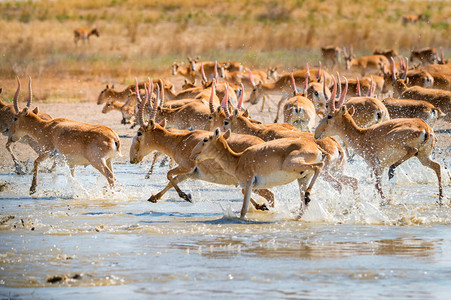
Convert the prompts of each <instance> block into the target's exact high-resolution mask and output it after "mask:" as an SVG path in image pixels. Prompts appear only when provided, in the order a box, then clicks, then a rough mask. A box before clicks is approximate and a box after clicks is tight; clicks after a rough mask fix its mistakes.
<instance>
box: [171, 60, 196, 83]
mask: <svg viewBox="0 0 451 300" xmlns="http://www.w3.org/2000/svg"><path fill="white" fill-rule="evenodd" d="M179 74H180V75H182V76H183V77H185V78H187V79H188V80H191V81H193V82H194V81H195V80H196V72H194V71H193V70H192V69H191V66H182V65H180V64H179V63H177V62H174V63H173V64H172V76H176V75H179Z"/></svg>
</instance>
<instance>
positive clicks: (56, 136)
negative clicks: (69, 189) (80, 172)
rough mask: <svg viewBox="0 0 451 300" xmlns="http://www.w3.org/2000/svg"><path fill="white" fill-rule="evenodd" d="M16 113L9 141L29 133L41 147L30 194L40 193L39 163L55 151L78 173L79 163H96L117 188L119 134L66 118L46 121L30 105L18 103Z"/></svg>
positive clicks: (71, 169) (111, 184)
mask: <svg viewBox="0 0 451 300" xmlns="http://www.w3.org/2000/svg"><path fill="white" fill-rule="evenodd" d="M14 110H15V112H16V115H15V117H14V121H13V123H12V125H11V127H10V130H9V138H8V140H9V141H12V142H16V141H18V140H19V139H20V138H22V137H23V136H25V135H29V136H31V137H32V138H33V139H34V140H35V141H36V142H37V143H38V144H39V148H40V149H41V151H40V153H39V154H38V155H39V156H38V158H36V160H35V162H34V169H33V180H32V183H31V187H30V194H34V193H35V192H36V186H37V175H38V167H39V164H40V163H41V162H42V161H44V160H45V159H46V158H47V157H49V156H50V155H52V154H53V153H55V152H58V153H59V154H62V155H63V156H64V157H65V159H66V161H67V164H68V165H69V168H70V171H71V175H72V176H74V175H75V166H76V165H85V166H86V165H92V166H93V167H94V168H96V169H97V170H98V171H99V172H100V173H101V174H102V175H104V176H105V177H106V179H107V180H108V183H109V185H110V186H111V187H113V188H114V181H115V178H114V173H113V169H112V159H113V158H114V157H115V156H116V154H119V155H120V140H119V136H118V135H117V134H116V132H114V131H113V130H111V129H110V128H108V127H106V126H103V125H91V124H87V123H81V122H76V121H72V120H68V119H65V118H56V119H51V120H48V121H47V120H43V119H41V118H40V117H39V116H38V115H37V114H35V113H34V112H32V111H30V110H29V109H28V107H25V108H24V109H22V110H19V106H18V104H17V98H15V102H14Z"/></svg>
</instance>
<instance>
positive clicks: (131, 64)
mask: <svg viewBox="0 0 451 300" xmlns="http://www.w3.org/2000/svg"><path fill="white" fill-rule="evenodd" d="M410 13H412V14H418V13H424V14H426V15H427V16H429V18H430V21H429V23H419V24H414V25H408V26H404V25H402V23H401V16H402V15H403V14H410ZM0 16H1V19H0V28H2V35H1V38H0V49H1V50H0V51H1V55H0V78H3V79H4V80H7V82H8V84H9V81H10V80H11V79H12V78H13V77H14V76H15V75H20V76H28V75H31V76H32V77H33V78H38V79H39V78H43V80H44V78H45V79H47V78H58V79H59V78H70V79H73V78H76V79H80V80H82V81H83V80H90V81H92V80H96V81H98V82H102V83H105V82H109V81H114V80H116V81H118V80H120V81H124V80H125V81H130V78H132V77H133V76H135V75H138V76H144V75H151V76H159V75H168V74H169V68H170V65H171V64H172V62H173V61H186V59H185V58H186V56H187V55H200V56H201V58H202V59H205V60H207V59H217V60H228V59H230V60H238V61H241V62H243V63H244V64H245V65H247V66H250V67H258V68H265V67H266V66H268V65H279V66H281V67H283V68H286V69H290V68H296V67H300V66H302V65H304V64H305V62H307V61H310V62H314V61H318V60H319V59H320V53H319V47H320V46H322V45H326V44H336V45H339V46H344V45H346V46H347V45H350V44H352V45H353V46H354V49H355V52H356V54H358V55H360V54H368V53H370V52H371V51H372V50H373V49H375V48H396V49H398V50H399V51H400V52H401V53H402V54H404V55H408V53H409V51H410V49H412V48H420V47H425V46H435V47H440V46H441V47H444V49H445V54H447V52H448V50H449V49H450V48H451V45H450V39H449V36H451V26H449V22H450V21H451V6H450V5H447V3H446V2H445V1H443V2H441V1H409V2H401V1H388V0H386V1H374V2H369V1H363V0H343V1H332V0H323V1H305V0H288V1H277V0H262V1H257V0H244V1H224V0H222V1H218V0H164V1H157V0H144V1H143V0H129V1H125V0H89V1H87V0H65V1H47V0H43V1H38V2H34V1H33V2H32V1H24V2H16V1H12V2H0ZM95 26H96V27H97V28H98V29H99V32H100V37H99V38H97V37H95V36H93V37H91V39H90V43H89V45H88V44H86V45H82V44H79V45H78V46H75V44H74V43H73V30H74V29H75V28H77V27H89V28H92V27H95ZM11 94H12V91H9V89H8V91H6V96H7V97H10V95H11ZM73 94H74V95H70V97H69V98H71V97H74V98H75V99H78V98H79V95H78V94H77V93H73ZM50 97H51V98H52V97H53V96H50ZM55 97H59V95H56V96H55Z"/></svg>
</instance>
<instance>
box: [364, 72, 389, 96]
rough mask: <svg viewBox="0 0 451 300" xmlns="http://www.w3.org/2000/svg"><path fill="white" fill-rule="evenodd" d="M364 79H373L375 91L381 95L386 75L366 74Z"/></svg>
mask: <svg viewBox="0 0 451 300" xmlns="http://www.w3.org/2000/svg"><path fill="white" fill-rule="evenodd" d="M362 79H363V80H364V81H365V80H367V81H369V82H371V80H373V93H374V94H375V95H381V94H382V93H383V92H382V91H383V89H384V83H385V80H384V77H383V76H378V75H366V76H365V77H363V78H362Z"/></svg>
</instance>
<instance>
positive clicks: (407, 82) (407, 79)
mask: <svg viewBox="0 0 451 300" xmlns="http://www.w3.org/2000/svg"><path fill="white" fill-rule="evenodd" d="M405 83H406V85H408V84H409V77H407V78H406V81H405Z"/></svg>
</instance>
